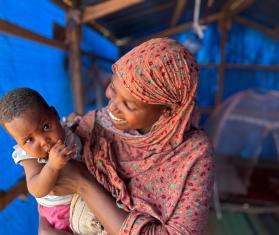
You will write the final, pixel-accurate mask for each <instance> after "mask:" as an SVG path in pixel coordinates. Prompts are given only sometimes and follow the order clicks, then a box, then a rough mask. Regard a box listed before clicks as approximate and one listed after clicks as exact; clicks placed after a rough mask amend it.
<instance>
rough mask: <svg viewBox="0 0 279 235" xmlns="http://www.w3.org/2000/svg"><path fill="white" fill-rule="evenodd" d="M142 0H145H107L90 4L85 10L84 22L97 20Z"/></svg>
mask: <svg viewBox="0 0 279 235" xmlns="http://www.w3.org/2000/svg"><path fill="white" fill-rule="evenodd" d="M140 2H143V0H107V1H104V2H101V3H99V4H96V5H93V6H88V7H86V8H85V10H84V14H83V17H82V22H83V23H87V22H89V21H92V20H96V19H98V18H101V17H103V16H105V15H108V14H112V13H114V12H116V11H119V10H122V9H125V8H127V7H130V6H132V5H134V4H137V3H140Z"/></svg>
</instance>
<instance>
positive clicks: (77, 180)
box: [54, 162, 128, 235]
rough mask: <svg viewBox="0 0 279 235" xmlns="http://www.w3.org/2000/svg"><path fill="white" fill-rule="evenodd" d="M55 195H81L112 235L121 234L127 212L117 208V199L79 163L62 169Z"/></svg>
mask: <svg viewBox="0 0 279 235" xmlns="http://www.w3.org/2000/svg"><path fill="white" fill-rule="evenodd" d="M54 193H55V194H56V195H65V194H69V193H77V194H79V195H80V196H81V197H82V198H83V200H84V201H85V202H86V204H87V206H88V207H89V209H90V210H91V211H92V212H93V214H94V215H95V216H96V217H97V219H98V220H99V221H100V222H101V224H102V225H103V226H104V228H105V230H106V231H107V232H108V234H110V235H113V234H119V231H120V228H121V226H122V224H123V222H124V220H125V218H126V217H127V216H128V213H127V212H125V211H123V210H122V209H120V208H118V207H117V205H116V202H115V199H114V198H113V197H112V196H111V195H110V194H109V193H108V192H106V190H105V189H104V188H103V187H102V186H101V185H100V184H99V183H98V182H97V181H96V180H95V179H94V178H93V177H92V175H90V173H89V172H88V170H87V168H86V167H85V166H84V165H83V164H81V163H78V162H74V163H72V162H71V163H69V164H67V166H66V167H65V168H63V169H62V171H61V173H60V176H59V179H58V181H57V184H56V187H55V188H54Z"/></svg>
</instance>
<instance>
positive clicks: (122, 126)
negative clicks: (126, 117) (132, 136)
mask: <svg viewBox="0 0 279 235" xmlns="http://www.w3.org/2000/svg"><path fill="white" fill-rule="evenodd" d="M112 124H113V126H114V127H115V128H116V129H118V130H122V131H124V130H129V129H130V128H129V124H128V123H127V122H117V121H112Z"/></svg>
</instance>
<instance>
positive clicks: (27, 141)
mask: <svg viewBox="0 0 279 235" xmlns="http://www.w3.org/2000/svg"><path fill="white" fill-rule="evenodd" d="M32 141H33V138H32V137H28V138H26V139H25V140H24V144H28V143H30V142H32Z"/></svg>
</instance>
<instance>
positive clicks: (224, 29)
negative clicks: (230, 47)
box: [215, 19, 230, 106]
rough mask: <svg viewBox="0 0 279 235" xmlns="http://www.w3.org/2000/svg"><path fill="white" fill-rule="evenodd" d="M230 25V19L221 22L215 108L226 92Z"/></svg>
mask: <svg viewBox="0 0 279 235" xmlns="http://www.w3.org/2000/svg"><path fill="white" fill-rule="evenodd" d="M229 25H230V21H229V20H228V19H223V20H221V21H219V29H220V37H221V41H220V54H221V61H220V65H219V68H218V74H219V77H218V82H217V92H216V93H215V106H218V105H219V104H221V102H222V98H223V92H224V81H225V70H226V54H225V48H226V42H227V37H228V28H229Z"/></svg>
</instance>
